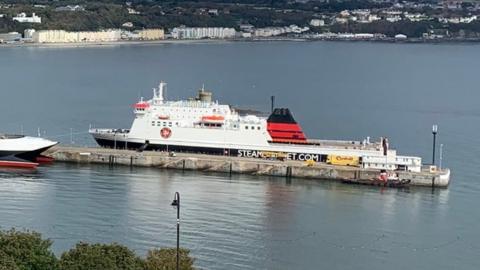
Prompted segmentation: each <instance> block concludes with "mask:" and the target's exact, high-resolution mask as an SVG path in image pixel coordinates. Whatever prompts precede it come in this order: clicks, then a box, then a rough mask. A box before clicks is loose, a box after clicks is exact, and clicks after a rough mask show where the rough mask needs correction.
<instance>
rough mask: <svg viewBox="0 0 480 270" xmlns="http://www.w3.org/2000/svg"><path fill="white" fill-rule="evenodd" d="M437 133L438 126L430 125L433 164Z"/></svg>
mask: <svg viewBox="0 0 480 270" xmlns="http://www.w3.org/2000/svg"><path fill="white" fill-rule="evenodd" d="M437 133H438V126H437V125H433V126H432V134H433V153H432V165H435V144H436V143H435V142H436V140H437Z"/></svg>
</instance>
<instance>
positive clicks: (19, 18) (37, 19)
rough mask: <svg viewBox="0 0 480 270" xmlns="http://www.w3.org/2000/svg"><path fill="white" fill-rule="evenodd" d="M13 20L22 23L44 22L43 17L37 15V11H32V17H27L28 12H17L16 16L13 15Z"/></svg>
mask: <svg viewBox="0 0 480 270" xmlns="http://www.w3.org/2000/svg"><path fill="white" fill-rule="evenodd" d="M13 20H14V21H17V22H20V23H42V18H40V17H38V16H37V15H35V13H32V17H27V14H25V12H22V13H20V14H17V16H16V17H13Z"/></svg>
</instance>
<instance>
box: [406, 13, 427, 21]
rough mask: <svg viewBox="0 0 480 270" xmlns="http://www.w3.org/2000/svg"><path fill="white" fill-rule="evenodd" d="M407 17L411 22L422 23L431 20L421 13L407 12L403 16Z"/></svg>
mask: <svg viewBox="0 0 480 270" xmlns="http://www.w3.org/2000/svg"><path fill="white" fill-rule="evenodd" d="M403 15H404V16H405V18H406V19H407V20H409V21H411V22H420V21H427V20H429V19H430V18H429V17H428V16H427V15H425V14H421V13H412V14H410V13H408V12H405V13H404V14H403Z"/></svg>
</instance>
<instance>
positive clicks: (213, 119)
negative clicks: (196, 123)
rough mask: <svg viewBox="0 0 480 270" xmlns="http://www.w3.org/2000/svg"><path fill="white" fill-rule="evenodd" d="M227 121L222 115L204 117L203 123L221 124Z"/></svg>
mask: <svg viewBox="0 0 480 270" xmlns="http://www.w3.org/2000/svg"><path fill="white" fill-rule="evenodd" d="M223 120H225V117H224V116H222V115H205V116H202V122H220V121H223Z"/></svg>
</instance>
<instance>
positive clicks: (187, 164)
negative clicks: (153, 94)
mask: <svg viewBox="0 0 480 270" xmlns="http://www.w3.org/2000/svg"><path fill="white" fill-rule="evenodd" d="M46 155H48V156H50V157H52V158H54V159H55V160H56V161H57V162H58V161H60V162H72V163H80V164H107V165H110V166H115V165H123V166H133V167H134V166H139V167H153V168H158V169H175V170H182V171H184V170H191V171H204V172H216V173H224V174H228V175H231V174H232V173H234V174H248V175H253V176H255V175H257V176H258V175H260V176H275V177H285V178H292V177H293V178H307V179H317V180H336V181H346V182H348V183H351V184H368V181H370V182H371V183H370V184H371V185H380V183H379V182H378V181H375V180H378V179H379V176H380V172H379V171H378V170H368V169H361V168H357V167H349V166H338V165H328V164H318V163H313V164H312V163H307V162H301V161H278V160H265V159H263V160H257V159H253V158H247V157H231V156H219V155H217V156H214V155H202V154H194V153H175V155H174V156H172V155H171V154H170V153H169V152H155V151H144V152H141V153H139V152H137V151H132V150H121V149H105V148H82V147H60V146H56V147H54V148H51V149H50V150H48V151H47V152H46ZM396 174H397V178H398V179H400V180H407V181H408V185H412V186H424V187H447V186H448V185H449V182H450V172H449V171H448V169H446V170H438V171H435V172H431V171H430V170H429V169H428V168H426V167H425V168H423V170H422V171H420V172H402V171H399V172H396ZM383 186H388V183H387V181H385V182H384V185H383ZM403 186H404V185H402V187H403Z"/></svg>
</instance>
